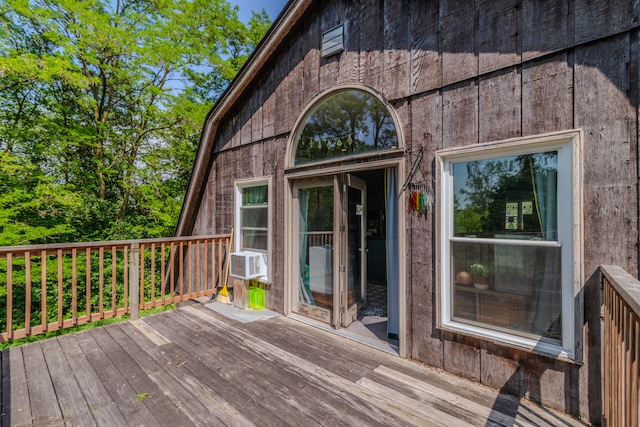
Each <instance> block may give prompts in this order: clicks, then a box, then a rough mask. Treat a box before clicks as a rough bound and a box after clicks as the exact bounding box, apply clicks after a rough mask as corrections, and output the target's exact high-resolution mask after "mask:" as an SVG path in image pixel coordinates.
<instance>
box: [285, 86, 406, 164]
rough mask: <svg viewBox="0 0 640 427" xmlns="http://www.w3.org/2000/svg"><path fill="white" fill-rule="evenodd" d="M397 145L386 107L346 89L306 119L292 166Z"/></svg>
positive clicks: (372, 97) (373, 99) (357, 92)
mask: <svg viewBox="0 0 640 427" xmlns="http://www.w3.org/2000/svg"><path fill="white" fill-rule="evenodd" d="M397 146H398V133H397V131H396V127H395V124H394V122H393V118H392V117H391V114H389V111H388V110H387V107H386V106H385V105H384V104H383V103H382V102H380V100H379V99H378V98H376V97H375V96H373V95H371V94H369V93H367V92H364V91H360V90H345V91H341V92H338V93H336V94H335V95H332V96H331V97H329V98H327V99H326V100H325V101H323V102H322V103H321V104H320V105H319V106H318V108H317V109H316V110H315V111H314V112H313V114H311V116H310V117H309V118H308V119H307V120H306V122H305V124H304V127H303V129H302V133H301V134H300V137H299V139H298V145H297V147H296V155H295V164H296V165H301V164H306V163H312V162H316V161H322V160H328V159H332V158H336V157H345V156H352V155H356V154H362V153H367V152H371V151H380V150H388V149H391V148H394V147H397Z"/></svg>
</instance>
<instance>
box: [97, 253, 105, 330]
mask: <svg viewBox="0 0 640 427" xmlns="http://www.w3.org/2000/svg"><path fill="white" fill-rule="evenodd" d="M98 277H99V280H98V283H99V289H100V290H99V292H100V294H99V304H100V307H99V309H100V311H99V313H100V319H104V246H100V251H99V252H98Z"/></svg>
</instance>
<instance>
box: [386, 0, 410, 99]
mask: <svg viewBox="0 0 640 427" xmlns="http://www.w3.org/2000/svg"><path fill="white" fill-rule="evenodd" d="M408 16H409V2H408V1H407V0H396V1H393V2H389V1H385V2H384V13H383V17H384V49H383V52H384V53H383V60H384V64H383V67H384V68H383V70H384V71H383V72H384V75H385V76H388V78H384V79H383V81H382V84H383V92H384V94H385V95H386V96H387V98H388V99H400V98H404V97H406V96H408V95H409V91H410V90H411V79H410V76H411V69H410V67H411V60H410V56H411V55H410V51H409V26H408V25H407V17H408Z"/></svg>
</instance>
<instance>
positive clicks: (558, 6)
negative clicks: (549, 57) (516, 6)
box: [522, 0, 573, 61]
mask: <svg viewBox="0 0 640 427" xmlns="http://www.w3.org/2000/svg"><path fill="white" fill-rule="evenodd" d="M569 10H570V8H569V1H568V0H543V1H525V2H522V16H523V20H522V60H523V61H527V60H530V59H532V58H537V57H540V56H542V55H545V54H548V53H550V52H555V51H558V50H560V49H564V48H565V47H568V46H571V45H572V39H573V19H572V16H569ZM524 18H526V19H524Z"/></svg>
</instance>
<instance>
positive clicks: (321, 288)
mask: <svg viewBox="0 0 640 427" xmlns="http://www.w3.org/2000/svg"><path fill="white" fill-rule="evenodd" d="M324 182H326V184H328V185H318V186H304V184H301V185H297V186H296V188H295V189H294V192H295V193H296V195H297V198H296V199H297V210H298V224H297V225H298V227H297V229H298V242H297V243H298V244H297V247H298V251H297V252H298V263H297V266H298V269H297V270H298V301H297V302H298V303H297V310H296V311H297V312H299V313H301V314H304V315H306V316H309V317H313V318H316V319H318V320H321V321H323V322H326V323H333V316H334V314H333V313H334V271H335V268H334V247H333V246H334V245H333V243H334V238H333V236H334V228H335V227H334V225H335V218H334V194H335V189H334V188H335V184H334V183H333V180H329V181H326V180H325V181H324ZM324 182H323V183H322V184H324Z"/></svg>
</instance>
